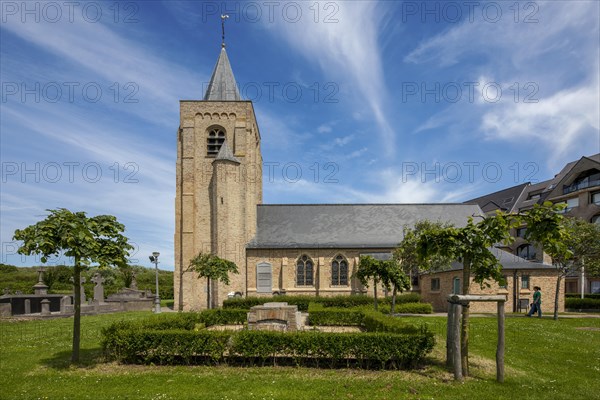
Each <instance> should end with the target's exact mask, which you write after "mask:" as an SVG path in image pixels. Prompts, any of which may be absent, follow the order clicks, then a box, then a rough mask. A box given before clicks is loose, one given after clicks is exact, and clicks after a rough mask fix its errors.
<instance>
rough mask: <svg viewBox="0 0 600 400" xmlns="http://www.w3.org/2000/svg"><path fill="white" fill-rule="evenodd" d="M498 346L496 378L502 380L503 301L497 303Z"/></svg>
mask: <svg viewBox="0 0 600 400" xmlns="http://www.w3.org/2000/svg"><path fill="white" fill-rule="evenodd" d="M497 304H498V348H497V349H496V380H497V381H498V382H504V302H503V301H499V302H498V303H497Z"/></svg>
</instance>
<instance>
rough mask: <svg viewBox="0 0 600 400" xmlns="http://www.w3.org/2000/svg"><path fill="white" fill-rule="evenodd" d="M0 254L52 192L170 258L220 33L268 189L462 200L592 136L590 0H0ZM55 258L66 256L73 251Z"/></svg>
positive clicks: (167, 264) (554, 163) (583, 150)
mask: <svg viewBox="0 0 600 400" xmlns="http://www.w3.org/2000/svg"><path fill="white" fill-rule="evenodd" d="M0 7H1V23H0V58H1V59H0V68H1V78H0V81H1V97H2V98H1V101H0V158H1V160H0V161H1V167H2V175H1V181H0V185H1V189H0V225H1V227H0V242H1V243H2V250H1V259H0V262H2V263H8V264H14V265H38V264H39V261H40V260H39V258H36V257H33V256H31V257H24V256H21V255H18V254H16V250H17V248H18V243H17V242H15V241H13V240H12V237H13V234H14V231H15V229H22V228H24V227H26V226H28V225H30V224H33V223H35V222H37V221H39V220H41V219H43V218H44V217H45V215H47V211H46V210H47V209H54V208H59V207H64V208H68V209H70V210H72V211H85V212H87V214H88V215H90V216H93V215H99V214H111V215H115V216H116V217H117V219H118V220H119V221H120V222H122V223H123V224H124V225H125V226H126V232H125V234H126V236H127V237H128V238H129V240H130V242H131V243H132V244H133V245H134V248H135V249H134V251H133V252H132V254H131V258H130V262H131V263H134V264H140V265H145V266H151V264H150V262H149V260H148V255H150V254H151V253H152V252H153V251H159V252H160V253H161V256H160V262H161V264H160V267H161V268H163V269H171V270H172V269H173V265H174V259H173V257H174V256H173V255H174V249H173V237H174V225H175V211H174V202H175V161H176V143H177V142H176V140H177V130H178V124H179V100H201V99H202V98H203V96H204V92H205V90H206V87H207V84H208V81H209V79H210V75H211V73H212V70H213V68H214V65H215V63H216V60H217V57H218V55H219V51H220V47H221V18H220V16H221V15H222V14H227V15H229V18H228V19H227V20H226V22H225V34H226V38H225V41H226V49H227V53H228V56H229V60H230V62H231V65H232V69H233V72H234V75H235V77H236V80H237V82H238V86H239V89H240V93H241V95H242V97H243V98H244V99H246V100H252V101H253V103H254V107H255V112H256V116H257V120H258V124H259V129H260V134H261V138H262V143H261V146H262V154H263V160H264V167H263V191H264V194H263V202H264V203H266V204H279V203H293V204H304V203H423V202H426V203H440V202H463V201H466V200H469V199H471V198H475V197H478V196H481V195H484V194H486V193H490V192H494V191H497V190H501V189H504V188H507V187H510V186H514V185H517V184H520V183H523V182H539V181H542V180H546V179H549V178H552V177H553V176H554V175H555V174H556V173H558V172H559V170H560V169H561V168H562V167H563V166H564V164H566V163H567V162H569V161H572V160H576V159H579V158H580V157H582V156H589V155H593V154H596V153H598V152H600V111H599V110H600V79H599V75H600V72H599V71H600V61H599V60H600V57H599V54H600V50H599V43H600V31H599V21H600V3H599V2H597V1H547V2H544V1H540V2H531V1H528V2H514V1H496V2H485V1H481V2H467V1H465V2H461V1H457V2H447V1H445V2H435V1H428V2H422V1H405V2H401V1H397V2H393V1H386V2H376V1H364V2H363V1H352V2H350V1H323V2H316V1H310V2H280V1H264V2H263V1H257V2H256V1H242V2H222V1H214V2H213V1H202V2H200V1H123V2H116V1H108V2H101V1H92V2H63V1H55V2H37V1H31V2H20V1H2V2H1V3H0ZM52 263H55V264H58V263H69V260H67V259H65V258H61V257H59V258H57V259H53V260H51V261H50V262H49V264H50V265H51V264H52Z"/></svg>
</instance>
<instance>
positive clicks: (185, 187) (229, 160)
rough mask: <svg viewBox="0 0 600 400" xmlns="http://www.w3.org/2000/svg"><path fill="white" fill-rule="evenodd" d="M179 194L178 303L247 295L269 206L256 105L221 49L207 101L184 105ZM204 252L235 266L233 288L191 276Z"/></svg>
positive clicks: (183, 306) (200, 304) (186, 305)
mask: <svg viewBox="0 0 600 400" xmlns="http://www.w3.org/2000/svg"><path fill="white" fill-rule="evenodd" d="M176 167H177V190H176V196H175V274H174V286H175V305H176V307H178V309H180V310H184V311H189V310H201V309H206V308H207V307H208V304H207V297H208V296H207V291H208V290H210V291H211V298H212V303H213V305H214V306H217V305H221V304H222V303H223V300H224V299H226V298H227V295H228V293H230V292H240V293H241V294H244V295H245V289H246V276H245V273H246V272H245V271H246V264H245V263H246V244H247V243H248V242H249V241H250V239H252V238H253V237H254V235H255V234H256V212H257V205H258V204H260V203H262V156H261V152H260V132H259V130H258V124H257V123H256V117H255V115H254V107H253V105H252V102H251V101H245V100H242V99H241V97H240V93H239V91H238V88H237V85H236V81H235V78H234V76H233V71H232V69H231V65H230V64H229V58H228V57H227V52H226V51H225V43H223V44H222V48H221V53H220V54H219V58H218V60H217V64H216V65H215V69H214V71H213V73H212V77H211V79H210V83H209V85H208V87H207V89H206V93H205V95H204V99H203V100H182V101H180V124H179V130H178V133H177V165H176ZM200 251H202V252H204V253H212V254H215V255H217V256H219V257H221V258H225V259H227V260H230V261H233V262H234V263H235V264H236V265H237V267H238V271H239V274H231V275H230V280H231V283H230V285H228V286H226V285H223V284H221V283H217V282H213V285H212V287H211V288H208V287H207V282H206V279H198V277H197V274H196V273H195V272H187V271H186V270H187V268H188V266H189V263H190V260H191V259H192V258H193V257H194V256H196V255H197V254H198V253H199V252H200Z"/></svg>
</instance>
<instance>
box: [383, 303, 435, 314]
mask: <svg viewBox="0 0 600 400" xmlns="http://www.w3.org/2000/svg"><path fill="white" fill-rule="evenodd" d="M379 311H380V312H382V313H383V314H389V313H390V312H391V306H388V305H384V306H381V307H380V308H379ZM432 312H433V307H432V306H431V304H430V303H402V304H396V311H395V313H396V314H431V313H432Z"/></svg>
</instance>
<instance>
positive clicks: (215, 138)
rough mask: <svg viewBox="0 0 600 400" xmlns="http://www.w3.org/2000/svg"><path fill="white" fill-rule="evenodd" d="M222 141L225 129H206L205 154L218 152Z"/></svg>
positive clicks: (214, 154)
mask: <svg viewBox="0 0 600 400" xmlns="http://www.w3.org/2000/svg"><path fill="white" fill-rule="evenodd" d="M223 142H225V131H224V130H223V128H220V127H214V128H211V129H210V131H208V138H207V139H206V154H207V155H209V156H216V155H217V154H219V150H221V146H222V145H223Z"/></svg>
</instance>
